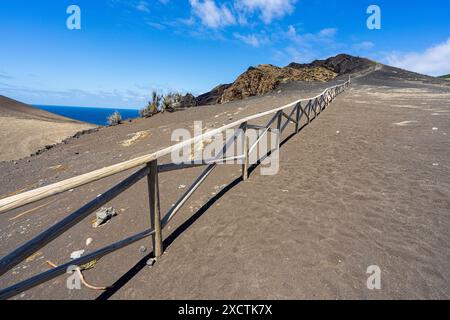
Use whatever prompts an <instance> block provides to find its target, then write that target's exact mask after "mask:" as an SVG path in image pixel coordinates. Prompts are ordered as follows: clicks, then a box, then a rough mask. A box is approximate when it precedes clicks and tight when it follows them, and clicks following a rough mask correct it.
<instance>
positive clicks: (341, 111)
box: [0, 68, 450, 299]
mask: <svg viewBox="0 0 450 320" xmlns="http://www.w3.org/2000/svg"><path fill="white" fill-rule="evenodd" d="M337 81H338V80H337ZM329 85H330V84H302V83H293V84H290V85H285V86H284V87H283V88H282V90H281V92H279V93H274V94H270V95H267V96H264V97H259V98H252V99H248V100H245V101H241V102H236V103H230V104H226V105H221V106H212V107H201V108H195V109H192V110H189V111H186V112H180V113H175V114H165V115H161V116H158V117H155V118H152V119H145V120H137V121H134V122H133V123H126V124H124V125H121V126H118V127H114V128H105V129H102V130H100V131H99V132H97V133H93V134H89V135H84V136H82V137H80V138H79V139H72V140H70V141H69V142H68V143H67V144H66V145H59V146H57V147H55V148H54V149H52V150H50V151H48V152H45V153H43V154H41V155H39V156H37V157H34V158H30V159H31V161H30V162H28V160H30V159H23V160H20V161H19V162H18V163H17V164H16V165H14V164H13V163H11V162H8V163H6V162H3V163H0V170H1V172H2V183H1V185H0V194H1V195H3V196H1V197H4V196H6V195H8V194H13V193H16V192H18V191H19V190H28V189H31V188H34V187H37V186H39V185H46V184H49V183H53V182H56V181H60V180H62V179H64V178H69V177H72V176H74V175H78V174H81V173H85V172H88V171H91V170H94V169H98V168H100V167H103V166H106V165H110V164H114V163H117V162H120V161H124V160H127V159H131V158H133V157H135V156H138V155H142V154H146V153H149V152H152V151H154V150H157V149H159V148H160V147H163V146H167V145H168V144H169V143H170V133H171V132H172V130H173V129H175V128H178V127H186V128H192V125H193V121H194V120H204V121H205V122H207V124H208V126H209V127H212V126H215V127H218V126H221V125H222V124H224V123H227V122H230V121H232V120H230V119H231V118H233V119H234V120H236V119H239V118H241V117H243V116H245V115H247V114H253V113H256V112H258V111H262V110H267V109H270V108H272V107H274V106H280V105H282V104H285V103H287V102H291V101H293V100H295V99H297V98H300V97H310V96H313V95H315V94H317V93H319V92H320V91H321V90H322V89H323V88H324V87H326V86H329ZM449 99H450V87H449V85H448V84H447V85H446V84H445V82H444V81H438V80H432V81H431V80H430V79H429V78H422V77H419V76H416V75H414V74H410V73H404V72H401V71H399V70H396V69H391V68H383V69H382V70H378V71H375V72H374V73H371V74H369V75H368V76H366V77H362V78H359V79H355V80H354V82H353V84H352V87H351V88H350V89H349V90H348V91H347V92H345V93H344V94H342V95H340V96H339V97H338V98H337V99H336V100H335V101H334V102H333V103H332V105H331V106H329V108H328V109H327V110H326V111H325V112H324V113H322V114H321V115H320V116H319V118H317V119H316V120H315V121H313V122H312V124H311V125H310V126H308V127H306V128H305V129H304V130H303V131H302V132H301V133H300V134H299V135H297V136H295V137H292V138H291V139H289V140H288V141H287V142H286V143H285V144H284V145H283V147H282V151H281V171H280V173H279V174H278V175H276V176H261V175H260V174H259V169H257V170H256V171H254V172H253V174H252V175H251V177H250V179H249V180H248V181H247V182H242V181H241V180H240V179H239V177H240V167H239V166H220V167H219V168H217V169H216V171H215V172H214V174H213V175H212V176H210V177H209V178H208V179H207V180H206V182H205V184H204V185H203V186H202V187H201V188H200V189H199V190H198V191H197V193H196V194H195V195H194V196H193V197H192V199H191V200H190V201H189V203H188V204H187V205H186V206H185V208H184V209H183V210H182V211H181V212H180V213H179V215H178V216H177V217H176V218H175V219H174V221H173V222H172V223H170V226H169V228H167V229H166V231H165V234H164V236H165V239H166V241H165V245H166V246H167V249H166V254H165V255H164V256H163V258H162V259H161V260H160V261H158V263H157V264H156V265H155V266H154V267H153V268H149V267H146V266H145V262H146V260H147V259H148V256H147V257H146V254H149V253H150V252H149V251H151V248H150V240H144V241H141V242H140V243H137V244H134V245H131V246H130V247H128V248H126V249H123V250H121V251H119V252H117V253H114V254H112V255H110V256H107V257H105V258H103V259H101V261H100V262H99V263H98V264H97V265H96V266H95V268H94V269H93V270H90V271H87V272H85V277H86V278H87V279H88V280H89V281H90V282H92V283H93V284H96V285H112V284H114V283H115V284H116V285H115V287H114V289H112V290H109V291H107V292H105V293H103V294H101V293H99V292H97V291H92V290H88V289H85V288H84V289H82V290H80V291H77V290H75V291H69V290H68V289H67V288H66V285H65V282H66V276H62V277H59V278H57V279H55V280H52V281H50V282H49V283H47V284H44V285H41V286H39V287H37V288H35V289H33V290H30V291H28V292H26V293H24V294H23V295H21V296H18V297H17V298H22V299H95V298H111V299H211V298H212V299H215V298H224V299H303V298H304V299H315V298H324V299H376V298H386V299H415V298H418V299H431V298H435V299H448V298H450V235H449V232H448V230H449V228H450V142H449V137H448V135H449V134H450V102H449V101H450V100H449ZM433 128H434V130H433ZM436 128H437V129H436ZM291 129H292V130H293V126H292V125H291V126H289V127H288V129H287V130H288V132H289V131H291ZM338 132H339V133H338ZM136 133H139V134H138V135H136ZM286 136H287V135H285V137H286ZM136 137H137V138H136ZM133 138H135V139H133ZM130 139H131V140H132V141H131V142H130ZM127 140H128V143H123V142H124V141H127ZM199 172H200V171H199V169H191V170H186V171H184V172H182V173H180V172H177V173H169V174H164V175H162V176H161V177H160V184H161V200H162V210H163V212H165V211H166V210H167V208H168V207H169V206H170V205H171V204H172V203H174V201H175V200H176V198H177V197H178V196H179V195H180V194H181V193H182V192H183V190H182V189H179V187H180V186H181V185H189V184H190V183H191V182H192V181H193V179H194V178H195V176H196V174H198V173H199ZM125 176H126V174H122V175H119V176H117V177H111V178H108V179H105V180H103V181H100V182H96V183H93V184H91V185H89V186H88V187H84V188H81V189H79V190H74V191H73V192H67V193H66V194H63V195H60V196H57V197H54V198H51V199H47V200H43V201H40V202H39V203H36V204H33V205H30V206H27V207H23V208H19V209H16V210H14V211H11V212H9V213H6V214H3V215H2V216H1V217H0V240H1V241H0V253H1V255H2V256H3V255H4V254H6V253H8V252H9V251H10V250H12V249H13V248H15V247H16V246H17V245H19V244H21V243H23V242H24V241H26V240H28V239H31V238H32V237H33V236H34V235H36V234H37V233H38V232H40V231H42V230H44V229H45V228H47V227H48V226H50V225H51V224H53V223H55V222H56V221H58V220H60V219H61V218H62V217H64V216H65V215H66V214H67V213H68V212H70V211H71V210H74V209H77V208H78V207H79V206H80V205H81V204H83V203H85V202H87V201H89V200H91V199H92V198H93V197H95V196H96V195H97V194H100V193H101V192H103V191H104V190H106V189H107V188H108V187H110V186H111V185H112V184H113V183H114V182H115V181H118V180H119V179H120V178H121V177H125ZM205 203H206V205H205ZM44 204H47V206H46V207H45V208H39V206H41V205H44ZM111 205H112V206H114V207H115V208H116V209H117V210H118V212H119V215H118V216H117V217H115V218H114V219H113V220H112V221H111V222H110V223H109V224H107V225H105V226H104V227H102V228H99V229H92V227H91V220H92V219H91V218H88V219H86V220H84V221H83V222H81V223H80V224H79V225H77V226H76V227H75V228H73V229H72V230H70V231H69V232H67V233H66V234H64V235H63V236H61V237H60V238H58V239H57V240H56V241H54V242H52V243H51V244H50V245H48V246H47V247H45V248H44V249H43V250H41V251H40V252H39V254H38V255H36V256H35V257H33V258H31V259H29V261H27V262H24V263H23V264H21V265H20V266H18V267H16V268H14V269H13V270H12V271H11V272H9V273H8V274H6V275H4V276H3V277H2V278H1V279H0V287H5V286H7V285H10V284H13V283H14V282H17V281H19V280H23V279H26V278H27V277H29V276H31V275H32V274H35V273H37V272H40V271H45V270H48V268H49V267H48V265H47V264H46V263H45V261H46V260H51V261H52V262H54V263H56V264H60V263H63V262H65V261H67V260H68V259H69V255H70V253H71V252H72V251H75V250H80V249H85V250H86V251H87V252H91V251H93V250H95V249H97V248H100V247H102V246H104V245H106V244H109V243H111V242H112V241H115V240H120V239H122V238H125V237H126V236H129V235H132V234H134V233H137V232H138V231H142V230H144V229H145V228H146V227H148V225H149V217H148V204H147V197H146V182H145V181H142V182H140V183H139V184H137V185H136V186H134V187H133V188H131V189H130V190H129V191H127V192H126V193H124V194H122V195H121V196H119V197H118V198H117V199H115V200H114V201H112V203H111ZM33 208H34V211H29V210H33ZM89 237H92V238H93V243H92V244H91V245H90V246H88V247H86V245H85V241H86V239H87V238H89ZM141 245H144V246H147V248H149V251H147V253H145V254H142V253H140V252H139V247H140V246H141ZM370 265H378V266H380V268H381V270H382V289H381V290H379V291H370V290H368V289H367V288H366V280H367V276H368V275H367V274H366V270H367V267H368V266H370Z"/></svg>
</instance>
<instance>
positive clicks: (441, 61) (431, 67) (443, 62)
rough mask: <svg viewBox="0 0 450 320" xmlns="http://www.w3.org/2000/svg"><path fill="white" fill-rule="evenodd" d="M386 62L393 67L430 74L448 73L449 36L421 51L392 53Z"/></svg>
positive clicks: (449, 67)
mask: <svg viewBox="0 0 450 320" xmlns="http://www.w3.org/2000/svg"><path fill="white" fill-rule="evenodd" d="M386 60H387V62H388V63H389V64H390V65H392V66H395V67H398V68H402V69H407V70H411V71H415V72H419V73H423V74H428V75H431V76H439V75H443V74H448V73H450V38H448V39H447V40H446V41H445V42H442V43H440V44H437V45H435V46H432V47H431V48H428V49H426V50H425V51H423V52H410V53H403V54H402V53H392V54H389V55H388V56H387V57H386Z"/></svg>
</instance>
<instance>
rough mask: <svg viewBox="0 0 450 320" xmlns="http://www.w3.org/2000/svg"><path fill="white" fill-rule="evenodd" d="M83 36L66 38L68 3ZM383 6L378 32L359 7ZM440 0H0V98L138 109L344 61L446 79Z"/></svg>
mask: <svg viewBox="0 0 450 320" xmlns="http://www.w3.org/2000/svg"><path fill="white" fill-rule="evenodd" d="M72 4H74V5H78V6H79V7H80V9H81V30H69V29H68V28H67V27H66V20H67V18H68V17H69V15H68V14H67V13H66V10H67V7H68V6H69V5H72ZM371 4H376V5H378V6H379V7H380V8H381V23H382V28H381V30H369V29H368V28H367V26H366V20H367V18H368V17H369V15H368V14H367V13H366V10H367V8H368V6H369V5H371ZM449 21H450V2H449V1H448V0H429V1H406V0H405V1H402V0H396V1H393V0H382V1H381V0H371V1H366V0H346V1H345V0H339V1H337V0H336V1H335V0H226V1H225V0H224V1H219V0H215V1H213V0H177V1H176V0H145V1H143V0H95V1H94V0H78V1H77V0H71V1H65V0H58V1H54V0H41V1H29V0H26V1H25V0H2V1H1V3H0V26H1V28H0V39H1V48H0V94H2V95H6V96H9V97H12V98H15V99H18V100H21V101H24V102H27V103H32V104H54V105H82V106H98V107H115V108H118V107H125V108H140V107H142V106H143V105H145V102H146V100H147V99H148V96H149V95H150V91H151V90H152V89H158V90H161V91H168V90H177V91H182V92H192V93H194V94H200V93H203V92H206V91H208V90H209V89H211V88H212V87H214V86H216V85H217V84H219V83H228V82H231V81H233V80H234V79H235V78H236V77H237V76H238V75H239V74H240V73H242V72H243V71H245V70H246V69H247V68H248V67H249V66H250V65H257V64H261V63H271V64H275V65H279V66H284V65H286V64H288V63H290V62H291V61H297V62H309V61H311V60H313V59H317V58H326V57H329V56H331V55H335V54H338V53H342V52H346V53H350V54H354V55H360V56H366V57H369V58H372V59H374V60H377V61H380V62H383V63H388V64H394V65H396V66H399V67H403V68H407V69H412V70H416V71H419V72H422V73H427V74H431V75H438V74H446V73H450V22H449Z"/></svg>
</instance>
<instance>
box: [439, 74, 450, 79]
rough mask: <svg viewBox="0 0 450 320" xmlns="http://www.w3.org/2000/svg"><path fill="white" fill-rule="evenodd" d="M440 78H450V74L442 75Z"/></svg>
mask: <svg viewBox="0 0 450 320" xmlns="http://www.w3.org/2000/svg"><path fill="white" fill-rule="evenodd" d="M439 78H441V79H444V80H450V74H447V75H445V76H440V77H439Z"/></svg>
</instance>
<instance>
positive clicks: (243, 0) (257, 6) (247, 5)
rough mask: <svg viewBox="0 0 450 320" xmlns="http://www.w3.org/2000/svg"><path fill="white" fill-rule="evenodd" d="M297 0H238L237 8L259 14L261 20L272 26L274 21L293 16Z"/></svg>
mask: <svg viewBox="0 0 450 320" xmlns="http://www.w3.org/2000/svg"><path fill="white" fill-rule="evenodd" d="M296 2H297V0H236V1H235V6H236V7H237V8H238V9H240V10H244V11H248V12H250V13H254V12H258V13H259V14H260V17H261V20H262V21H263V22H264V23H266V24H270V23H271V22H272V21H273V20H275V19H279V18H282V17H284V16H285V15H288V14H291V13H292V12H293V11H294V9H295V6H294V4H295V3H296Z"/></svg>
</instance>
